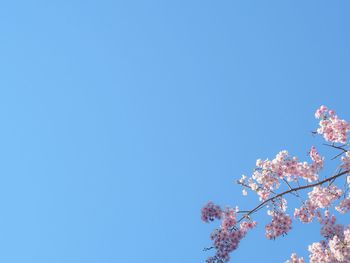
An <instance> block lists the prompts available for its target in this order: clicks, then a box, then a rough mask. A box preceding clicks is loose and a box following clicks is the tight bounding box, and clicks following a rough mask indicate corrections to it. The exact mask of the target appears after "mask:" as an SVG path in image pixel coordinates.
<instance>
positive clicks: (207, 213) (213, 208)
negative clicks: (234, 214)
mask: <svg viewBox="0 0 350 263" xmlns="http://www.w3.org/2000/svg"><path fill="white" fill-rule="evenodd" d="M221 217H222V210H221V208H220V206H218V205H215V204H214V203H213V202H211V201H209V202H208V203H207V204H206V205H205V206H204V207H203V208H202V220H203V221H204V222H207V223H208V222H209V221H214V220H215V218H217V219H221Z"/></svg>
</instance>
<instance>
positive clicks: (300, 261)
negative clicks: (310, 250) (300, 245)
mask: <svg viewBox="0 0 350 263" xmlns="http://www.w3.org/2000/svg"><path fill="white" fill-rule="evenodd" d="M285 263H304V258H302V257H298V256H297V254H295V253H293V254H292V255H291V257H290V260H287V261H286V262H285Z"/></svg>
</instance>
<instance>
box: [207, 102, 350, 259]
mask: <svg viewBox="0 0 350 263" xmlns="http://www.w3.org/2000/svg"><path fill="white" fill-rule="evenodd" d="M315 117H316V118H317V119H319V120H320V121H319V125H320V126H319V128H318V129H317V132H315V133H317V134H320V135H322V136H323V138H324V139H325V140H326V141H327V142H330V143H331V144H324V145H326V146H328V147H332V148H334V149H337V150H340V151H341V152H340V153H339V154H337V155H336V156H335V157H334V158H332V160H334V159H337V158H338V157H341V158H340V161H341V163H340V165H339V166H338V172H337V173H336V174H334V175H333V176H330V177H326V178H324V179H322V180H321V179H320V178H319V174H320V173H321V171H322V169H323V168H324V161H325V158H324V157H322V156H321V155H320V154H319V153H318V151H317V150H316V147H312V148H311V150H310V152H309V156H310V158H311V161H312V162H310V163H308V162H305V161H303V162H301V161H299V160H298V158H297V157H295V156H291V155H289V153H288V152H287V151H281V152H279V153H278V154H277V155H276V157H275V158H274V159H273V160H268V159H266V160H261V159H259V160H257V162H256V168H255V169H254V172H253V174H252V176H251V177H248V176H245V175H243V176H242V178H241V179H239V180H238V183H239V184H240V185H241V186H242V187H243V190H242V192H243V195H247V194H248V191H247V190H249V191H253V192H254V193H256V194H257V195H258V197H259V199H260V203H259V204H258V205H257V206H255V207H254V208H253V209H251V210H245V211H240V210H239V208H238V207H236V208H235V209H233V208H230V207H226V208H225V209H222V208H221V207H220V206H218V205H216V204H214V203H213V202H208V203H207V204H206V205H205V206H204V207H203V209H202V220H203V221H205V222H211V221H214V220H215V219H218V220H221V225H220V227H219V228H217V229H215V230H214V232H213V233H212V235H211V239H212V241H213V245H212V246H211V247H210V248H208V249H206V250H210V249H212V248H215V249H216V253H215V255H214V256H211V257H209V258H208V259H207V261H206V262H207V263H223V262H228V261H229V260H230V253H231V252H232V251H234V250H235V249H237V247H238V245H239V243H240V241H241V240H242V239H243V238H244V237H245V236H246V234H247V233H248V231H250V230H251V229H252V228H254V227H255V226H256V225H257V222H256V221H253V220H252V215H253V214H254V213H255V212H257V211H258V210H260V209H262V208H264V207H266V206H268V207H269V210H268V211H267V213H268V215H269V216H271V222H270V223H269V224H267V225H266V226H265V230H266V237H267V238H268V239H275V238H277V237H279V236H283V235H285V234H286V233H287V232H288V231H290V230H291V229H292V217H291V216H289V215H288V214H287V199H286V196H287V195H288V194H292V195H294V196H296V197H298V198H300V199H302V206H301V207H299V208H295V209H294V217H295V218H297V219H299V220H300V221H301V222H302V223H310V222H312V221H313V220H314V219H315V218H317V219H318V221H319V223H320V224H321V234H322V236H323V237H324V238H325V239H324V240H322V241H320V242H316V243H313V244H312V245H310V246H309V251H310V262H311V263H320V262H322V263H340V262H350V225H349V226H344V225H340V224H336V216H335V215H333V214H331V208H332V207H334V208H335V210H337V211H338V212H339V213H341V214H342V213H346V212H349V211H350V196H349V195H347V193H348V191H349V189H350V186H349V184H350V176H348V177H347V180H346V184H345V186H344V189H341V188H339V187H338V186H337V185H336V184H335V181H336V179H337V178H339V177H341V176H344V175H346V174H349V173H350V151H349V149H348V147H349V143H348V134H349V132H350V124H349V123H348V122H347V121H345V120H343V119H340V118H339V117H338V116H337V115H336V114H335V111H333V110H328V108H327V107H326V106H321V107H320V108H319V109H318V110H317V111H316V113H315ZM303 181H305V182H306V183H302V182H303ZM327 183H328V184H327ZM283 185H284V186H285V187H287V189H285V190H282V191H281V190H280V193H278V190H279V189H280V188H281V187H282V186H283ZM307 189H310V190H311V191H310V192H308V194H307V198H306V199H305V200H304V199H303V198H302V197H301V195H300V194H299V192H301V191H303V190H307ZM342 196H343V197H344V199H343V200H342V201H340V202H339V203H338V205H336V202H337V201H338V200H339V199H341V197H342ZM322 210H323V212H324V213H322ZM238 214H243V215H242V216H241V217H240V218H239V219H237V215H238ZM303 262H304V259H303V258H300V257H298V256H297V255H296V254H295V253H293V254H292V256H291V258H290V260H287V261H286V263H303Z"/></svg>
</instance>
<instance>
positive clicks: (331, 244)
mask: <svg viewBox="0 0 350 263" xmlns="http://www.w3.org/2000/svg"><path fill="white" fill-rule="evenodd" d="M335 221H336V219H335V216H334V215H333V216H330V215H329V211H327V212H326V217H325V218H324V219H323V220H321V224H323V227H322V229H321V234H322V235H323V236H324V237H325V238H326V239H325V240H321V241H320V242H316V243H313V244H311V245H310V246H309V251H310V253H311V254H310V263H340V262H344V263H346V262H350V228H349V227H350V226H348V227H346V228H345V227H344V226H343V225H340V224H335Z"/></svg>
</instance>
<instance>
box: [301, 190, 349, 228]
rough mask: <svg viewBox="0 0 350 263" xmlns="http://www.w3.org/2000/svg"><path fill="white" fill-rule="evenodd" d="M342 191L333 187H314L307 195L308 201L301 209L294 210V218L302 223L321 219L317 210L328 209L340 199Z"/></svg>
mask: <svg viewBox="0 0 350 263" xmlns="http://www.w3.org/2000/svg"><path fill="white" fill-rule="evenodd" d="M341 195H342V191H341V190H340V189H339V188H337V187H336V186H334V185H331V186H328V187H321V186H315V187H314V188H313V190H312V191H311V192H310V193H309V194H308V196H309V199H308V200H307V201H306V202H304V204H303V206H302V207H301V208H295V212H294V216H295V217H296V218H299V219H300V221H301V222H303V223H310V222H312V220H313V219H314V217H316V216H317V217H318V218H320V217H321V213H320V212H319V211H318V209H319V208H328V207H330V206H331V204H332V203H333V202H334V201H336V200H337V199H339V198H340V196H341Z"/></svg>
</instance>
